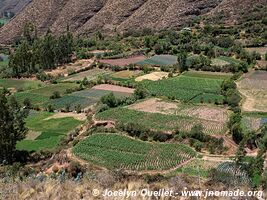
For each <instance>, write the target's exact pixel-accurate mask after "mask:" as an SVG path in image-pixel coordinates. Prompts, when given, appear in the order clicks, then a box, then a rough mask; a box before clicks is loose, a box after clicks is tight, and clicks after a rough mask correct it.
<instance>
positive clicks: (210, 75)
mask: <svg viewBox="0 0 267 200" xmlns="http://www.w3.org/2000/svg"><path fill="white" fill-rule="evenodd" d="M183 75H184V76H189V77H196V78H210V79H223V80H224V79H228V78H231V76H233V74H231V73H221V72H203V71H187V72H185V73H183Z"/></svg>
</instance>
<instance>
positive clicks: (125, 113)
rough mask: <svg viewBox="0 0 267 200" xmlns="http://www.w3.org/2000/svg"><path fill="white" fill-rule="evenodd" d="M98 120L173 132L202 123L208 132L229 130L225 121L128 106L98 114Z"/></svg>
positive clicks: (219, 132) (214, 132)
mask: <svg viewBox="0 0 267 200" xmlns="http://www.w3.org/2000/svg"><path fill="white" fill-rule="evenodd" d="M96 119H97V120H110V121H115V122H118V123H123V124H127V123H129V122H134V123H137V124H139V125H141V126H143V127H145V128H147V129H150V130H155V131H162V132H166V133H172V132H173V131H175V130H181V131H190V130H191V128H192V127H193V126H194V125H196V124H202V125H203V127H204V132H205V133H207V134H224V133H225V132H226V130H227V127H226V124H225V122H223V121H214V120H207V119H201V118H199V117H196V116H189V115H186V114H184V115H176V114H162V113H157V112H155V113H151V112H143V111H137V110H133V109H128V108H125V107H124V108H123V107H119V108H114V109H109V110H106V111H104V112H101V113H98V114H97V115H96Z"/></svg>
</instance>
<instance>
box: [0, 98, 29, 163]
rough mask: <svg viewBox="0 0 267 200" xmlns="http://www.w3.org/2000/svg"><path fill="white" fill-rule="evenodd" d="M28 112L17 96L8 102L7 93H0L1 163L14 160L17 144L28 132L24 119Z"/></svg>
mask: <svg viewBox="0 0 267 200" xmlns="http://www.w3.org/2000/svg"><path fill="white" fill-rule="evenodd" d="M27 114H28V113H27V112H26V111H25V110H23V109H22V108H21V107H20V106H19V104H18V103H17V101H16V100H15V98H11V99H10V102H8V101H7V98H6V95H5V93H1V94H0V152H1V153H0V163H3V162H7V163H12V162H13V160H14V153H15V151H16V144H17V142H18V141H21V140H23V139H24V138H25V136H26V133H27V128H26V127H25V121H24V120H25V118H26V117H27Z"/></svg>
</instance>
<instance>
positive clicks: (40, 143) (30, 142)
mask: <svg viewBox="0 0 267 200" xmlns="http://www.w3.org/2000/svg"><path fill="white" fill-rule="evenodd" d="M32 112H34V113H33V114H30V116H29V117H28V118H27V119H26V126H27V127H28V128H29V130H31V131H32V132H36V133H41V134H38V135H37V137H36V138H35V139H24V140H22V141H20V142H18V143H17V149H19V150H27V151H39V150H43V149H49V150H51V149H55V148H56V147H57V145H58V144H59V141H60V139H61V138H62V137H64V136H66V135H67V133H69V132H70V131H71V130H73V129H75V128H76V127H77V126H79V125H80V124H81V123H82V122H81V121H79V120H76V119H74V118H72V117H66V118H57V119H53V118H51V119H48V118H49V117H52V116H53V115H54V113H48V112H36V111H32Z"/></svg>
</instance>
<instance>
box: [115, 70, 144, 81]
mask: <svg viewBox="0 0 267 200" xmlns="http://www.w3.org/2000/svg"><path fill="white" fill-rule="evenodd" d="M140 72H141V71H139V70H135V71H130V70H123V71H120V72H116V73H114V74H112V77H114V78H125V79H127V78H131V77H133V76H135V75H137V74H139V73H140Z"/></svg>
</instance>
